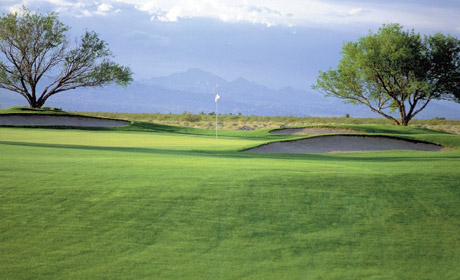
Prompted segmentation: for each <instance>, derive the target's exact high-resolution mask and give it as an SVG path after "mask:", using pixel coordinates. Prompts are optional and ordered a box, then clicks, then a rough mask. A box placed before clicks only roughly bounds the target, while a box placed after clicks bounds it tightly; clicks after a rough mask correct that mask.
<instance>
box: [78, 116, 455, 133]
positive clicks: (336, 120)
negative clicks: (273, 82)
mask: <svg viewBox="0 0 460 280" xmlns="http://www.w3.org/2000/svg"><path fill="white" fill-rule="evenodd" d="M83 114H85V115H89V116H95V117H107V118H119V119H124V120H130V121H142V122H153V123H161V124H167V125H176V126H186V127H194V128H205V129H213V128H215V125H216V123H215V120H216V119H215V116H213V115H204V114H201V115H192V114H190V113H184V114H129V113H94V112H87V113H83ZM191 120H192V121H191ZM356 124H358V125H359V124H382V125H391V122H390V121H388V120H386V119H383V118H348V117H294V116H273V117H269V116H240V115H219V117H218V127H219V129H233V130H238V129H247V128H250V129H265V128H279V127H285V126H289V127H291V126H307V125H356ZM410 126H413V127H422V128H429V129H432V130H437V131H443V132H448V133H454V134H460V121H451V120H443V119H431V120H424V119H414V120H412V121H411V122H410Z"/></svg>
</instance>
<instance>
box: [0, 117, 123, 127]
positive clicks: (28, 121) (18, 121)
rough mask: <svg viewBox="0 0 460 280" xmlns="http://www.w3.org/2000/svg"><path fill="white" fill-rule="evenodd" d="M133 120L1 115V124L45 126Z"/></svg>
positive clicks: (101, 124)
mask: <svg viewBox="0 0 460 280" xmlns="http://www.w3.org/2000/svg"><path fill="white" fill-rule="evenodd" d="M130 124H131V122H129V121H123V120H114V119H103V118H93V117H83V116H69V115H67V116H59V115H33V114H10V115H0V125H40V126H41V125H43V126H85V127H114V126H124V125H130Z"/></svg>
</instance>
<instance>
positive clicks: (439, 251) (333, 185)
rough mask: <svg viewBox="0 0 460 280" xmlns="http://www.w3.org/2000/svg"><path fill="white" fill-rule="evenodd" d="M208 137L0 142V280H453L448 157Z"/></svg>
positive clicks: (386, 129)
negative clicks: (312, 149) (318, 150)
mask: <svg viewBox="0 0 460 280" xmlns="http://www.w3.org/2000/svg"><path fill="white" fill-rule="evenodd" d="M353 127H356V126H353ZM357 127H359V128H360V129H363V130H367V131H369V132H371V133H385V134H388V135H397V136H400V137H409V138H413V139H419V140H430V141H434V142H438V143H440V144H443V145H449V146H452V147H458V148H460V136H457V135H449V134H444V133H436V132H433V131H430V130H426V129H421V128H415V127H409V128H395V127H393V126H386V125H358V126H357ZM213 133H214V132H213V131H207V130H199V129H192V128H181V127H169V126H164V125H163V126H161V125H153V124H148V123H140V122H136V123H135V124H134V125H133V126H132V127H130V128H123V129H121V128H112V129H105V130H97V129H91V130H86V129H78V130H77V129H37V128H35V129H25V128H0V219H1V223H0V240H1V242H0V252H1V254H2V258H0V275H2V278H4V279H32V278H33V279H81V278H83V279H84V278H86V279H155V278H156V279H458V275H460V269H459V267H458V265H457V264H458V263H459V262H460V243H459V240H460V206H459V205H460V184H459V182H460V173H459V172H458V170H459V168H460V151H453V152H415V151H390V152H366V153H352V154H316V155H312V154H310V155H308V154H305V155H282V154H281V155H269V154H263V155H262V154H249V153H240V152H238V150H240V149H243V148H245V147H247V146H250V145H257V144H259V143H262V142H265V141H272V140H274V139H280V140H281V139H288V138H292V137H291V136H283V135H270V134H268V132H267V130H262V131H251V132H241V131H222V136H221V137H220V138H219V139H218V140H216V139H215V136H213Z"/></svg>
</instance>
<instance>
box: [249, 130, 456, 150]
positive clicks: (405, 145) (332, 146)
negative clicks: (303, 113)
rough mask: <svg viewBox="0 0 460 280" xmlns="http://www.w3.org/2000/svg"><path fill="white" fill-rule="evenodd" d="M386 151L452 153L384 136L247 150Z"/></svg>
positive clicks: (324, 138)
mask: <svg viewBox="0 0 460 280" xmlns="http://www.w3.org/2000/svg"><path fill="white" fill-rule="evenodd" d="M384 150H417V151H450V150H452V149H449V148H445V147H442V146H439V145H435V144H429V143H420V142H412V141H406V140H402V139H395V138H390V137H383V136H354V135H330V136H321V137H312V138H308V139H301V140H296V141H287V142H275V143H269V144H266V145H262V146H259V147H256V148H252V149H249V150H246V152H253V153H287V154H304V153H348V152H362V151H384Z"/></svg>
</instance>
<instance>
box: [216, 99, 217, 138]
mask: <svg viewBox="0 0 460 280" xmlns="http://www.w3.org/2000/svg"><path fill="white" fill-rule="evenodd" d="M216 139H217V100H216Z"/></svg>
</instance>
